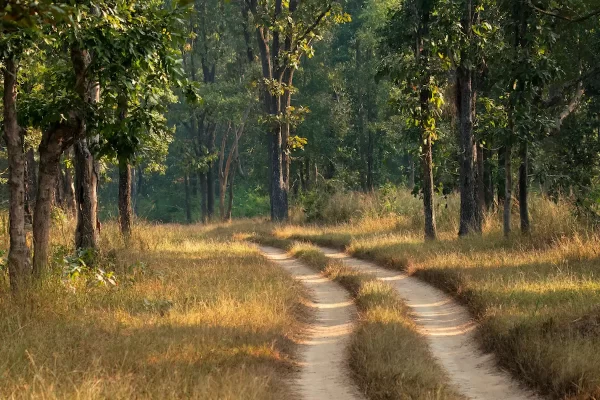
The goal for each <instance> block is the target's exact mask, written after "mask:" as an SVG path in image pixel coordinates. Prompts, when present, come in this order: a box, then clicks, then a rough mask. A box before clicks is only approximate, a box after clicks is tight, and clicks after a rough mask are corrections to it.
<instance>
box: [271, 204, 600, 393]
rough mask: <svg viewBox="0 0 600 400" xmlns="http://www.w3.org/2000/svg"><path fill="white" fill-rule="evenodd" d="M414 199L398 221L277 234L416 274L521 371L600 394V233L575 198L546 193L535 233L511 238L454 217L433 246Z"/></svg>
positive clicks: (548, 385) (550, 385)
mask: <svg viewBox="0 0 600 400" xmlns="http://www.w3.org/2000/svg"><path fill="white" fill-rule="evenodd" d="M439 200H440V199H438V201H439ZM447 201H449V202H452V203H456V201H457V199H456V198H449V199H447ZM406 204H407V206H406V207H407V209H406V210H401V212H400V214H399V215H397V216H395V217H393V216H389V215H386V216H383V217H380V218H370V217H365V218H362V219H360V220H356V221H355V222H354V223H346V224H342V225H336V226H327V227H319V226H314V225H313V226H285V227H276V228H275V234H276V236H278V237H279V238H287V239H297V240H309V241H314V242H316V243H319V244H323V245H330V246H336V247H346V249H347V250H348V251H349V252H350V253H352V254H353V255H355V256H357V257H362V258H366V259H370V260H374V261H376V262H378V263H380V264H382V265H384V266H387V267H390V268H397V269H405V270H407V271H408V272H409V273H411V274H414V275H416V276H418V277H419V278H422V279H424V280H426V281H428V282H430V283H432V284H434V285H436V286H438V287H440V288H442V289H444V290H446V291H447V292H449V293H451V294H453V295H455V296H457V297H458V298H459V299H461V300H462V301H464V302H465V303H466V304H467V305H468V306H469V307H470V308H471V310H472V311H473V313H474V314H475V315H476V317H477V318H478V319H479V321H480V323H481V325H480V329H479V336H480V338H481V342H482V343H483V345H484V346H485V348H486V349H488V350H490V351H495V352H496V354H497V355H498V356H499V359H500V362H501V363H502V364H503V366H505V367H506V368H508V369H510V370H511V371H512V372H513V373H514V375H515V376H516V377H518V378H519V379H521V380H523V381H525V382H527V383H529V384H530V385H531V386H533V387H535V388H537V389H539V390H540V391H542V392H543V393H545V394H548V395H550V396H551V397H552V398H556V399H559V398H560V399H562V398H569V399H594V398H599V397H600V357H597V356H595V355H597V354H600V274H599V273H598V271H600V236H597V235H596V232H595V231H594V230H593V229H592V227H591V225H590V224H587V223H586V221H583V220H581V219H578V218H577V217H575V216H574V215H575V214H574V213H573V208H572V207H571V206H570V205H569V204H568V202H564V201H560V202H558V203H554V202H551V201H549V200H548V199H545V198H543V197H539V196H536V197H534V198H533V199H532V205H531V208H532V209H531V211H532V222H533V227H534V231H533V233H532V235H531V236H530V237H521V236H520V235H519V234H518V233H515V234H514V235H513V236H512V237H511V238H509V239H505V238H503V236H502V233H501V226H500V222H499V221H500V216H499V215H495V214H494V215H490V216H488V219H487V221H486V224H485V232H484V235H483V236H482V237H478V236H473V237H468V238H463V239H459V238H458V237H457V234H456V232H457V230H456V229H455V228H456V227H455V226H454V224H453V223H450V218H447V220H446V222H444V224H442V225H441V226H442V227H445V228H444V229H441V232H440V235H439V236H440V239H439V240H438V241H436V242H424V240H423V238H422V233H421V231H422V222H420V221H418V222H417V219H418V218H421V216H422V214H421V213H420V212H418V211H417V210H416V209H414V203H412V202H410V201H407V203H406ZM448 208H454V207H453V206H449V207H448ZM411 215H416V216H417V218H412V217H411ZM515 219H516V220H517V222H518V218H515Z"/></svg>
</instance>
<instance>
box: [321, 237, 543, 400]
mask: <svg viewBox="0 0 600 400" xmlns="http://www.w3.org/2000/svg"><path fill="white" fill-rule="evenodd" d="M321 250H322V251H323V252H324V253H325V254H326V255H327V256H328V257H331V258H335V259H338V260H341V261H342V262H343V263H344V264H346V265H347V266H349V267H351V268H354V269H356V270H359V271H361V272H366V273H370V274H373V275H375V276H376V277H377V278H378V279H381V280H383V281H386V282H388V283H389V284H390V285H392V286H393V287H394V288H395V289H396V290H397V291H398V293H399V294H400V296H401V297H402V298H403V299H404V300H405V301H406V303H407V305H408V306H410V307H411V309H412V312H413V316H414V319H415V321H416V323H417V325H418V326H419V328H420V331H421V332H422V333H423V335H425V336H426V338H427V339H428V341H429V344H430V348H431V351H432V353H433V354H434V356H435V357H436V358H437V359H438V360H439V362H440V364H441V365H442V366H443V367H444V368H445V369H446V371H447V372H448V376H449V377H450V379H451V381H452V382H451V383H452V384H454V385H455V386H456V387H457V389H458V390H459V392H460V393H462V394H464V395H465V396H467V397H469V398H471V399H473V400H479V399H481V400H522V399H537V397H536V396H535V395H533V394H532V393H529V392H528V391H526V390H524V389H523V388H521V387H520V385H519V384H518V383H517V382H515V381H514V380H513V379H512V377H511V376H510V375H509V374H508V373H506V372H505V371H502V370H500V369H499V368H498V366H497V365H496V362H495V360H494V356H493V355H491V354H485V353H483V352H482V351H481V350H480V348H479V347H478V345H477V343H476V342H475V340H474V337H473V335H474V333H473V331H474V329H475V328H476V324H475V322H474V321H473V320H472V318H471V316H470V314H469V312H468V310H466V309H465V308H464V307H463V306H461V305H459V304H458V303H457V302H456V301H454V300H453V299H452V298H451V297H450V296H448V295H446V294H445V293H443V292H442V291H440V290H438V289H436V288H434V287H433V286H431V285H428V284H426V283H424V282H422V281H420V280H419V279H417V278H413V277H410V276H408V275H407V274H405V273H402V272H398V271H391V270H388V269H385V268H381V267H379V266H377V265H375V264H373V263H370V262H367V261H362V260H359V259H356V258H352V257H350V256H348V255H347V254H345V253H343V252H340V251H337V250H332V249H327V248H321Z"/></svg>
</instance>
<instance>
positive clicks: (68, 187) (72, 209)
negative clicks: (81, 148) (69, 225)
mask: <svg viewBox="0 0 600 400" xmlns="http://www.w3.org/2000/svg"><path fill="white" fill-rule="evenodd" d="M65 157H66V158H67V159H69V160H71V161H72V160H73V148H72V147H70V148H69V149H68V150H67V151H66V152H65ZM64 183H65V187H64V193H65V202H66V210H67V212H68V213H69V214H70V215H75V214H76V212H77V202H76V200H75V181H74V178H73V173H72V171H71V168H65V181H64Z"/></svg>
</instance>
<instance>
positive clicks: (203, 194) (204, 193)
mask: <svg viewBox="0 0 600 400" xmlns="http://www.w3.org/2000/svg"><path fill="white" fill-rule="evenodd" d="M198 180H199V182H200V209H201V212H200V218H201V220H202V223H203V224H206V223H208V185H207V182H206V173H203V172H201V173H200V174H199V179H198Z"/></svg>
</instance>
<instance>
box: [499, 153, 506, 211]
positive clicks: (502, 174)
mask: <svg viewBox="0 0 600 400" xmlns="http://www.w3.org/2000/svg"><path fill="white" fill-rule="evenodd" d="M497 178H498V181H497V184H498V208H503V207H504V198H505V196H506V146H502V147H500V148H499V149H498V172H497Z"/></svg>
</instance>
